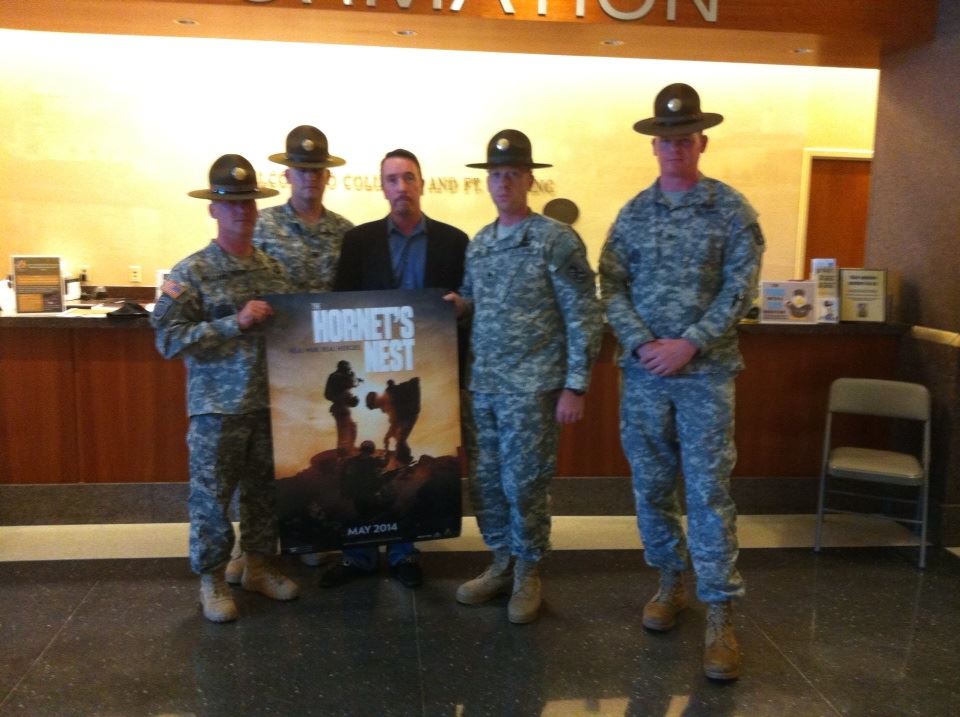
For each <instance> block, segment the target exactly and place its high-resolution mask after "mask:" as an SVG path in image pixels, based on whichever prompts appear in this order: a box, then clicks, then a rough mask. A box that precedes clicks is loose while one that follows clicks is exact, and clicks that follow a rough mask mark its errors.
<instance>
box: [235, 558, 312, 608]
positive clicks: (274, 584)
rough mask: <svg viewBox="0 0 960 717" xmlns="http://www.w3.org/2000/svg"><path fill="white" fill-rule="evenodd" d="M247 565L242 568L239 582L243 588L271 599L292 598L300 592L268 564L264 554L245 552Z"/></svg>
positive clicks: (292, 583) (294, 584) (295, 585)
mask: <svg viewBox="0 0 960 717" xmlns="http://www.w3.org/2000/svg"><path fill="white" fill-rule="evenodd" d="M245 555H246V558H247V566H246V567H245V568H244V570H243V578H242V579H241V581H240V584H241V585H242V586H243V589H244V590H250V591H251V592H256V593H260V594H261V595H266V596H267V597H268V598H272V599H273V600H293V599H294V598H295V597H297V596H298V595H299V594H300V588H298V587H297V584H296V583H295V582H293V580H291V579H290V578H288V577H285V576H284V575H282V574H281V573H280V571H279V570H277V569H276V568H275V567H273V566H272V565H270V562H269V560H268V559H267V556H266V555H260V554H259V553H246V554H245Z"/></svg>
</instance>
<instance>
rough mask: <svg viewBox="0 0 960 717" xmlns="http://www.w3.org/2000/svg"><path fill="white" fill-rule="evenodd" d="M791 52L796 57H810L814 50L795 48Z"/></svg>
mask: <svg viewBox="0 0 960 717" xmlns="http://www.w3.org/2000/svg"><path fill="white" fill-rule="evenodd" d="M790 52H792V53H793V54H794V55H809V54H810V53H811V52H813V50H812V49H811V48H809V47H795V48H793V49H792V50H791V51H790Z"/></svg>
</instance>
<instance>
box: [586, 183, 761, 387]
mask: <svg viewBox="0 0 960 717" xmlns="http://www.w3.org/2000/svg"><path fill="white" fill-rule="evenodd" d="M763 249H764V240H763V234H762V233H761V231H760V226H759V224H758V223H757V213H756V212H755V211H754V209H753V207H751V206H750V204H749V203H748V202H747V200H746V199H745V198H744V197H743V196H742V195H741V194H740V193H738V192H737V191H736V190H734V189H733V188H731V187H729V186H728V185H726V184H724V183H723V182H720V181H717V180H716V179H710V178H708V177H703V176H701V178H700V181H699V182H698V183H697V184H696V186H695V187H694V188H693V189H691V190H690V191H689V192H687V193H686V194H685V195H684V196H683V197H682V199H681V200H680V201H679V203H678V204H676V205H672V204H671V203H670V201H669V200H668V199H667V198H666V197H665V196H664V194H663V192H662V191H661V190H660V184H659V181H657V182H655V183H654V184H653V185H652V186H651V187H649V188H648V189H646V190H644V191H642V192H640V194H638V195H637V196H636V197H634V198H633V199H631V200H630V201H629V202H627V204H626V206H624V207H623V209H621V210H620V214H619V215H618V216H617V219H616V221H615V222H614V224H613V227H612V228H611V230H610V235H609V237H608V238H607V241H606V243H605V244H604V247H603V251H602V253H601V256H600V287H601V294H602V296H603V301H604V308H605V310H606V315H607V321H608V322H609V323H610V325H611V326H612V327H613V329H614V331H615V332H616V334H617V337H618V338H619V339H620V344H621V346H622V347H623V357H622V359H621V365H622V366H623V367H625V368H626V367H629V366H631V365H635V361H636V360H635V359H634V358H633V354H632V351H633V350H634V349H635V348H636V347H637V346H639V345H640V344H643V343H646V342H648V341H651V340H653V339H656V338H685V339H688V340H690V341H691V342H692V343H693V344H695V345H696V346H697V348H698V349H699V351H698V352H697V354H696V355H695V356H694V358H693V360H692V361H691V362H690V363H689V364H687V366H686V367H684V369H683V371H682V373H688V374H689V373H717V372H727V371H737V370H739V369H741V368H743V359H742V357H741V356H740V350H739V348H738V347H737V330H736V325H737V322H738V321H739V320H740V319H741V318H742V317H743V315H744V314H745V313H746V312H747V311H748V310H749V309H750V306H751V304H752V302H753V298H754V296H755V295H756V290H757V279H758V274H759V270H760V258H761V256H762V255H763Z"/></svg>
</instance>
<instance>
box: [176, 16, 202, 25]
mask: <svg viewBox="0 0 960 717" xmlns="http://www.w3.org/2000/svg"><path fill="white" fill-rule="evenodd" d="M174 22H175V23H177V24H178V25H199V24H200V23H199V22H197V21H196V20H191V19H190V18H189V17H181V18H177V19H176V20H174Z"/></svg>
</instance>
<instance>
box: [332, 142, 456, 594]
mask: <svg viewBox="0 0 960 717" xmlns="http://www.w3.org/2000/svg"><path fill="white" fill-rule="evenodd" d="M380 186H381V188H382V189H383V196H384V197H385V198H386V200H387V201H388V202H389V203H390V213H389V214H388V215H387V216H386V217H385V218H384V219H379V220H377V221H374V222H368V223H366V224H361V225H360V226H357V227H354V228H353V229H351V230H350V231H348V232H347V233H346V234H345V235H344V237H343V246H342V247H341V250H340V261H339V264H338V266H337V276H336V279H335V281H334V287H333V288H334V291H378V290H385V289H424V288H438V289H444V290H446V291H455V290H456V289H458V288H459V287H460V284H461V283H462V281H463V261H464V255H465V253H466V250H467V242H468V238H467V235H466V234H464V233H463V232H462V231H460V230H459V229H457V228H456V227H452V226H450V225H449V224H444V223H443V222H438V221H435V220H433V219H430V218H429V217H427V216H426V215H425V214H424V213H423V211H422V210H421V209H420V198H421V197H422V196H423V174H422V172H421V171H420V162H419V160H417V157H416V156H415V155H414V154H413V152H409V151H407V150H405V149H395V150H392V151H390V152H387V154H386V156H384V158H383V160H382V161H381V162H380ZM459 340H460V355H461V357H463V356H465V355H466V354H465V349H466V346H465V340H466V333H465V332H461V334H460V337H459ZM461 380H462V361H461ZM417 552H418V551H417V549H416V548H415V547H414V545H413V543H391V544H390V545H389V546H387V561H388V562H389V563H390V569H391V573H392V574H393V576H394V577H395V578H396V579H397V580H399V581H400V582H401V583H402V584H403V585H406V586H407V587H411V588H412V587H416V586H417V585H420V584H421V583H422V582H423V571H422V570H421V568H420V564H419V562H418V561H417ZM378 559H379V549H378V547H377V546H359V547H349V548H346V549H345V550H344V551H343V560H342V561H340V562H338V563H335V564H333V565H331V566H330V567H329V568H327V570H325V571H324V572H323V573H322V574H321V576H320V585H321V586H322V587H336V586H338V585H342V584H343V583H345V582H348V581H349V580H352V579H354V578H356V577H361V576H364V575H371V574H373V573H375V572H376V569H377V562H378Z"/></svg>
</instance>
